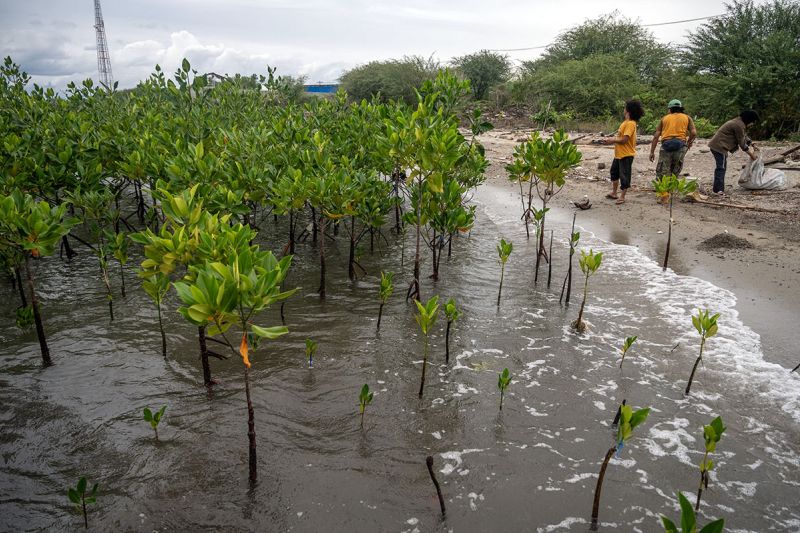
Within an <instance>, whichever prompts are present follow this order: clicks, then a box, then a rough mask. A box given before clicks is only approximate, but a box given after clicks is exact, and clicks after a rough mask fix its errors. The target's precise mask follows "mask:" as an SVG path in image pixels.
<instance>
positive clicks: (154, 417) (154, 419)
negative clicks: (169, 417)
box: [144, 405, 167, 440]
mask: <svg viewBox="0 0 800 533" xmlns="http://www.w3.org/2000/svg"><path fill="white" fill-rule="evenodd" d="M166 410H167V406H166V405H165V406H164V407H162V408H161V409H159V410H158V411H156V412H155V413H153V412H152V411H151V410H150V409H149V408H148V407H145V408H144V421H145V422H150V427H151V428H153V431H155V432H156V440H158V424H159V423H160V422H161V418H162V417H163V416H164V411H166Z"/></svg>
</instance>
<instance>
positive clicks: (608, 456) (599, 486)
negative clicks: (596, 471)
mask: <svg viewBox="0 0 800 533" xmlns="http://www.w3.org/2000/svg"><path fill="white" fill-rule="evenodd" d="M615 451H617V448H616V447H611V448H609V449H608V451H607V452H606V457H605V459H603V466H601V467H600V475H599V476H598V477H597V485H596V486H595V488H594V503H593V504H592V524H591V526H590V527H589V529H590V530H591V531H597V515H598V514H599V513H600V491H601V490H602V489H603V478H604V477H605V475H606V468H608V462H609V461H610V460H611V457H612V456H613V455H614V452H615Z"/></svg>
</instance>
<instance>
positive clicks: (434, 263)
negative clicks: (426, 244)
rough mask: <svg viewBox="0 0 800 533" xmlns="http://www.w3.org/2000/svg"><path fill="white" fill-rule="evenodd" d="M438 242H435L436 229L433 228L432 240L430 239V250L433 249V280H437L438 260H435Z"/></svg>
mask: <svg viewBox="0 0 800 533" xmlns="http://www.w3.org/2000/svg"><path fill="white" fill-rule="evenodd" d="M438 247H439V244H438V243H437V242H436V230H433V240H432V241H431V250H432V251H433V275H432V276H431V278H432V279H433V281H439V262H438V261H436V253H437V248H438Z"/></svg>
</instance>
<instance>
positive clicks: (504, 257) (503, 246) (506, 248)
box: [497, 238, 514, 306]
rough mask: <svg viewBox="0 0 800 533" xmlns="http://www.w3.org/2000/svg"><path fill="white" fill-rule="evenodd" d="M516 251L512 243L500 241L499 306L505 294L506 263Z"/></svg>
mask: <svg viewBox="0 0 800 533" xmlns="http://www.w3.org/2000/svg"><path fill="white" fill-rule="evenodd" d="M512 251H514V243H512V242H511V241H508V242H506V240H505V239H502V238H501V239H500V244H498V245H497V255H498V256H500V288H499V289H497V305H498V306H499V305H500V294H501V293H502V292H503V276H504V275H505V271H506V262H507V261H508V258H509V256H510V255H511V252H512Z"/></svg>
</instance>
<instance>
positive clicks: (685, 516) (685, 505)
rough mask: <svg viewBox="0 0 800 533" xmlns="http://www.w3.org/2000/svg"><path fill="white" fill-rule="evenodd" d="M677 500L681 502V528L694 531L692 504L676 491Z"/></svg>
mask: <svg viewBox="0 0 800 533" xmlns="http://www.w3.org/2000/svg"><path fill="white" fill-rule="evenodd" d="M678 500H679V501H680V504H681V529H682V530H683V531H687V532H691V531H695V527H696V521H695V516H694V509H693V508H692V504H691V503H689V500H687V499H686V496H684V495H683V493H680V492H679V493H678Z"/></svg>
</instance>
